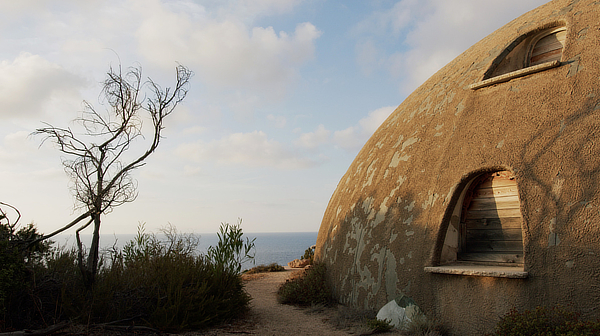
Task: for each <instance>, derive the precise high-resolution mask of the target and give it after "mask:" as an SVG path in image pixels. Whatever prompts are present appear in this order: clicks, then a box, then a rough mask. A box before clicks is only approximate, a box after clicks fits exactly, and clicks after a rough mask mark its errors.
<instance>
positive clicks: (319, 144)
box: [0, 0, 546, 234]
mask: <svg viewBox="0 0 600 336" xmlns="http://www.w3.org/2000/svg"><path fill="white" fill-rule="evenodd" d="M545 2H546V1H544V0H504V1H497V0H494V1H491V0H402V1H391V0H345V1H342V0H86V1H80V0H19V1H8V0H0V186H2V187H1V190H2V191H3V192H2V196H1V197H0V202H4V203H8V204H11V205H13V206H15V207H17V208H18V209H19V211H20V212H21V214H22V219H21V222H20V223H21V224H26V223H31V222H33V223H35V225H36V226H37V228H38V230H39V231H41V232H44V233H49V232H51V231H54V230H56V229H58V228H60V227H62V226H64V225H65V224H67V223H69V222H70V221H71V220H73V219H74V218H76V217H77V216H78V215H79V214H81V212H82V210H81V209H79V208H77V204H76V203H75V201H74V199H73V197H72V195H71V193H70V189H69V188H70V185H71V183H70V181H69V179H68V177H67V175H66V174H65V172H64V170H63V166H62V163H61V162H62V161H61V160H62V159H68V157H67V156H65V155H62V154H61V153H60V152H59V151H58V149H57V147H56V146H55V145H53V144H52V143H51V142H45V143H43V144H42V140H43V138H42V137H40V136H34V135H32V132H34V131H35V130H36V129H37V128H41V127H44V123H48V124H51V125H53V126H56V127H72V128H73V129H74V130H77V128H76V124H74V123H73V122H72V120H73V119H75V118H77V117H78V116H79V115H80V113H81V111H83V103H82V102H83V101H87V102H89V103H90V104H92V105H93V106H94V107H95V108H96V109H97V110H100V111H104V110H105V109H106V108H107V106H106V104H105V102H104V101H103V99H102V97H101V95H100V93H101V89H102V86H101V82H102V81H103V80H104V79H105V76H106V72H107V71H108V69H109V68H110V67H113V68H115V67H118V66H119V65H121V67H123V68H124V69H127V68H128V67H130V66H140V67H141V68H142V69H143V76H144V77H145V78H151V79H152V80H154V81H155V82H157V83H158V84H160V85H161V86H162V87H169V86H172V85H173V84H174V82H175V67H176V66H177V64H182V65H184V66H186V67H188V68H189V69H190V70H192V71H193V72H194V76H193V77H192V80H191V81H190V85H189V92H188V95H187V97H186V99H185V100H184V101H183V102H182V103H181V104H180V105H179V106H178V107H177V108H176V110H175V111H174V112H173V114H172V115H170V116H169V118H168V119H167V120H166V125H165V129H164V132H163V135H164V139H162V142H161V144H160V146H159V148H158V149H157V151H156V152H155V153H154V154H153V155H152V156H151V157H149V158H148V159H147V161H146V162H147V163H146V165H145V166H143V167H141V168H139V169H138V170H136V171H135V172H134V173H133V177H134V178H135V179H136V180H137V184H138V197H137V199H136V200H135V202H132V203H127V204H124V205H122V206H120V207H117V208H115V209H114V210H113V211H112V212H111V213H109V214H107V215H106V216H104V217H103V222H102V228H101V232H102V233H105V234H125V233H135V232H136V230H137V227H138V225H139V224H140V223H146V228H147V230H149V231H157V230H159V229H160V228H162V227H165V226H166V225H168V224H171V225H173V226H175V227H176V228H177V229H178V230H179V231H181V232H190V233H210V232H216V231H217V230H218V228H219V225H220V224H221V223H223V222H227V223H232V224H233V223H236V222H237V221H238V219H241V220H242V228H243V230H244V232H316V231H318V229H319V226H320V224H321V219H322V216H323V213H324V212H325V209H326V207H327V203H328V202H329V199H330V197H331V195H332V194H333V192H334V190H335V188H336V186H337V183H338V182H339V180H340V179H341V177H342V176H343V174H344V173H345V172H346V170H347V169H348V167H349V166H350V164H351V163H352V161H353V159H354V157H355V156H356V154H358V152H359V150H360V149H361V147H362V146H363V145H364V143H365V142H366V141H367V140H368V138H369V137H370V136H371V135H372V134H373V132H374V131H375V130H376V129H377V128H378V127H379V125H380V124H381V123H382V122H383V121H384V120H385V119H386V118H387V117H388V116H389V114H390V113H391V112H392V111H393V110H394V109H395V108H396V107H397V106H398V105H399V104H400V103H402V101H403V100H404V99H405V98H406V97H407V96H408V95H409V94H410V93H411V92H412V91H414V90H415V89H416V88H417V87H418V86H419V85H420V84H422V83H423V82H424V81H425V80H426V79H427V78H429V77H430V76H431V75H433V74H434V73H435V72H436V71H437V70H439V69H440V68H442V67H443V66H444V65H445V64H447V63H448V62H450V61H451V60H452V59H453V58H455V57H456V56H458V55H459V54H460V53H462V52H463V51H465V50H466V49H467V48H469V47H470V46H471V45H473V44H475V43H476V42H477V41H479V40H481V39H482V38H484V37H485V36H487V35H489V34H490V33H492V32H493V31H494V30H496V29H498V28H500V27H501V26H503V25H504V24H506V23H508V22H510V21H511V20H513V19H515V18H517V17H518V16H520V15H521V14H523V13H525V12H527V11H529V10H532V9H534V8H536V7H538V6H540V5H542V4H543V3H545ZM145 125H146V126H147V125H148V123H146V124H145ZM147 141H148V138H146V139H145V140H143V139H140V141H139V142H138V143H136V144H135V145H134V146H132V148H131V152H132V153H131V155H134V154H135V153H133V152H134V151H136V150H141V149H143V148H144V146H145V145H147V143H148V142H147Z"/></svg>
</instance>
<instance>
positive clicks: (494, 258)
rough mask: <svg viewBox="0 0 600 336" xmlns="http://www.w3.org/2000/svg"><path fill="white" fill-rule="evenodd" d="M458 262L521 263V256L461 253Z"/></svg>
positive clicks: (513, 254)
mask: <svg viewBox="0 0 600 336" xmlns="http://www.w3.org/2000/svg"><path fill="white" fill-rule="evenodd" d="M460 260H465V261H487V262H502V263H516V264H522V263H523V254H522V253H520V254H515V253H463V254H461V255H460Z"/></svg>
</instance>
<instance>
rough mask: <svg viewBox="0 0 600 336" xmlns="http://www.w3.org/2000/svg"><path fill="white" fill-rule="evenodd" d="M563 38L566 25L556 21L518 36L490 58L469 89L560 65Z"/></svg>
mask: <svg viewBox="0 0 600 336" xmlns="http://www.w3.org/2000/svg"><path fill="white" fill-rule="evenodd" d="M566 38H567V29H566V26H565V24H564V23H558V22H557V23H556V25H554V26H553V27H551V28H543V29H542V28H540V29H536V30H533V31H531V32H529V33H527V34H524V35H521V36H519V37H518V38H517V39H515V40H514V41H513V42H512V43H510V44H509V45H508V46H507V47H506V48H505V49H504V50H503V51H502V52H501V53H500V54H499V55H498V57H496V59H494V61H493V62H492V64H491V65H490V67H489V68H488V70H487V71H486V72H485V74H484V75H483V80H481V81H480V82H476V83H473V84H471V85H469V87H470V88H471V89H472V90H477V89H480V88H483V87H486V86H490V85H494V84H499V83H503V82H507V81H509V80H512V79H514V78H518V77H523V76H526V75H530V74H533V73H536V72H540V71H544V70H548V69H552V68H555V67H558V66H560V65H561V64H562V63H561V59H562V54H563V49H564V47H565V41H566Z"/></svg>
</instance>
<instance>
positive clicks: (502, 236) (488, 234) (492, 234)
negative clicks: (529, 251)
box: [467, 229, 523, 245]
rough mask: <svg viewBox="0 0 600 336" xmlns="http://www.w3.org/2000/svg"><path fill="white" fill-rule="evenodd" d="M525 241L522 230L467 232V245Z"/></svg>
mask: <svg viewBox="0 0 600 336" xmlns="http://www.w3.org/2000/svg"><path fill="white" fill-rule="evenodd" d="M494 240H495V241H500V240H504V241H506V240H520V241H522V240H523V235H522V233H521V229H506V230H496V229H492V230H467V245H469V244H471V243H472V242H477V241H494Z"/></svg>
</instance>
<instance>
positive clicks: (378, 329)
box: [365, 318, 393, 334]
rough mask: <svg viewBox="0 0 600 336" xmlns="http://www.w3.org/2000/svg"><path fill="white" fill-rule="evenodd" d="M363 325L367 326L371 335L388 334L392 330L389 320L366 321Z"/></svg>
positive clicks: (375, 319)
mask: <svg viewBox="0 0 600 336" xmlns="http://www.w3.org/2000/svg"><path fill="white" fill-rule="evenodd" d="M365 323H366V324H367V327H368V328H369V329H371V333H372V334H378V333H384V332H388V331H390V330H392V328H393V326H392V325H391V324H390V321H389V320H379V319H377V318H374V319H368V320H366V321H365Z"/></svg>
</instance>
